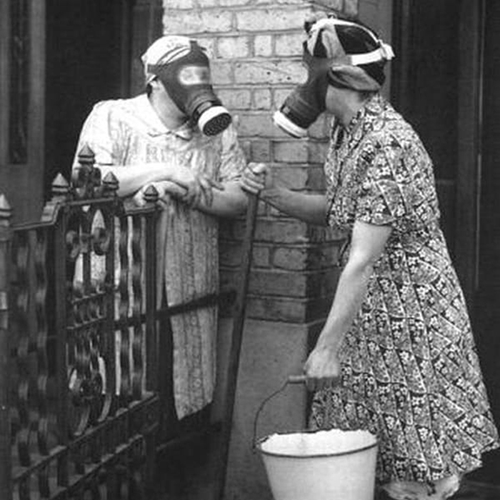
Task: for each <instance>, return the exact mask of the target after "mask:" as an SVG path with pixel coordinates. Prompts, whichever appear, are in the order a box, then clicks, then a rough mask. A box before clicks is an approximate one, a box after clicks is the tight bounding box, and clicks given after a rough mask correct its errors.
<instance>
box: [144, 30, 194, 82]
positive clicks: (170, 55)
mask: <svg viewBox="0 0 500 500" xmlns="http://www.w3.org/2000/svg"><path fill="white" fill-rule="evenodd" d="M190 50H191V39H190V38H188V37H186V36H177V35H166V36H162V37H161V38H158V40H156V41H155V42H153V43H152V44H151V45H150V47H149V48H148V50H146V52H144V54H143V55H142V57H141V60H142V63H143V64H144V74H145V77H146V84H148V83H149V82H151V80H154V78H155V77H156V74H154V73H152V72H151V71H150V69H152V67H154V66H163V65H165V64H168V63H169V62H172V61H175V60H176V59H179V58H180V57H183V56H185V55H186V54H188V53H189V51H190Z"/></svg>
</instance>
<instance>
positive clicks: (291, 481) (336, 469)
mask: <svg viewBox="0 0 500 500" xmlns="http://www.w3.org/2000/svg"><path fill="white" fill-rule="evenodd" d="M278 392H279V391H278ZM275 394H277V393H275ZM275 394H274V395H275ZM274 395H273V396H274ZM267 400H269V398H268V399H267ZM267 400H266V401H267ZM260 409H262V406H261V408H260ZM258 413H260V410H259V412H258ZM257 416H258V414H257ZM256 422H257V418H256ZM256 426H257V424H255V428H256ZM254 445H255V448H256V449H257V450H258V451H259V452H260V455H261V457H262V460H263V462H264V467H265V470H266V473H267V478H268V481H269V485H270V487H271V491H272V494H273V496H274V499H275V500H373V498H374V490H375V467H376V460H377V438H376V437H375V436H374V435H373V434H371V433H370V432H368V431H364V430H356V431H342V430H340V429H331V430H319V431H304V432H287V433H282V434H279V433H278V434H271V435H269V436H267V437H264V438H262V439H260V440H258V441H255V434H254Z"/></svg>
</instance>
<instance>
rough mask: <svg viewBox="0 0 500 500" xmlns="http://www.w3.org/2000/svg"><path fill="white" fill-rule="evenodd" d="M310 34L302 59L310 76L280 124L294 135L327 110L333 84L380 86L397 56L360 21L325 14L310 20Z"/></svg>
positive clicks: (304, 131)
mask: <svg viewBox="0 0 500 500" xmlns="http://www.w3.org/2000/svg"><path fill="white" fill-rule="evenodd" d="M304 27H305V29H306V32H307V35H308V38H307V40H306V41H305V42H304V52H303V57H302V61H303V63H304V64H305V66H306V67H307V71H308V78H307V81H306V82H305V83H304V84H303V85H298V86H297V87H296V88H295V90H294V91H293V92H292V93H291V94H290V95H289V96H288V97H287V98H286V99H285V102H284V104H283V105H282V106H281V108H280V110H279V111H276V113H275V114H274V116H273V119H274V123H275V124H276V125H278V126H279V127H280V128H281V129H283V130H284V131H285V132H287V133H288V134H290V135H292V136H293V137H298V138H302V137H305V136H306V135H307V129H308V128H309V127H310V126H311V125H312V124H313V123H314V122H315V121H316V119H317V118H318V116H319V115H320V114H321V113H322V112H323V111H325V110H326V94H327V90H328V85H333V86H334V87H337V88H348V89H352V90H355V91H373V92H376V91H378V90H379V89H380V87H381V85H382V83H383V81H384V78H385V77H384V74H383V69H382V68H383V65H384V64H385V61H388V60H390V59H392V58H393V57H394V53H393V51H392V48H391V47H390V45H387V44H385V43H383V42H382V40H380V39H379V38H378V37H377V36H376V35H375V33H374V32H373V31H371V30H370V29H369V28H366V27H364V26H362V25H360V24H357V23H354V22H350V21H343V20H341V19H337V18H322V19H319V20H316V21H314V22H311V23H306V24H305V26H304Z"/></svg>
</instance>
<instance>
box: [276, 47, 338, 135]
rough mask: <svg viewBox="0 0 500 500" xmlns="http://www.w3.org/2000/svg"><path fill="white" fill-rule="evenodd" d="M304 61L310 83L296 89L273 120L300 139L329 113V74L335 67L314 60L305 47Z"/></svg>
mask: <svg viewBox="0 0 500 500" xmlns="http://www.w3.org/2000/svg"><path fill="white" fill-rule="evenodd" d="M302 61H303V63H304V64H305V66H306V67H307V71H308V76H307V80H306V82H305V83H304V84H302V85H298V86H297V87H296V88H295V90H294V91H293V92H292V93H291V94H290V95H289V96H288V97H287V98H286V99H285V102H284V103H283V105H282V106H281V108H280V110H279V111H276V113H274V116H273V120H274V123H275V124H276V125H277V126H278V127H280V128H281V129H282V130H284V131H285V132H287V133H288V134H290V135H291V136H293V137H297V138H302V137H305V136H306V135H307V129H308V128H309V127H310V126H311V125H312V124H313V123H314V122H315V121H316V119H317V118H318V116H319V115H320V114H321V113H322V112H323V111H325V110H326V104H325V99H326V91H327V88H328V78H327V73H328V70H329V68H330V64H331V60H330V59H329V58H325V57H314V56H312V55H311V54H310V53H309V51H308V50H307V47H306V44H305V43H304V52H303V57H302Z"/></svg>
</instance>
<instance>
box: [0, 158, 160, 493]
mask: <svg viewBox="0 0 500 500" xmlns="http://www.w3.org/2000/svg"><path fill="white" fill-rule="evenodd" d="M79 161H80V168H79V169H76V171H75V175H74V177H73V179H72V182H71V183H68V182H66V181H65V179H64V178H63V177H62V176H59V177H57V178H56V179H55V181H54V183H53V185H52V199H51V200H50V201H49V202H48V203H47V204H46V205H45V208H44V211H43V215H42V218H41V221H40V222H37V223H33V224H23V225H18V226H13V227H11V226H10V224H9V219H10V216H11V210H10V207H9V205H8V203H7V200H6V199H5V197H3V196H0V353H1V356H2V358H1V360H0V460H1V464H0V498H1V499H2V500H8V499H11V498H12V499H19V500H32V499H39V498H40V499H42V498H43V499H68V500H69V499H92V500H95V499H103V500H104V499H115V498H119V499H133V500H137V499H140V498H149V495H148V493H147V489H148V485H150V484H151V478H152V472H153V461H154V449H155V433H156V430H157V427H158V422H159V411H158V409H159V400H158V395H157V391H156V384H157V382H156V370H157V355H158V354H157V353H158V350H157V325H156V319H155V318H156V315H155V312H156V309H155V308H156V289H155V284H156V278H155V246H156V241H155V234H156V232H155V224H156V218H157V209H156V208H155V207H156V204H155V201H156V200H157V193H156V191H155V190H154V189H151V190H150V191H149V192H148V193H147V194H148V197H149V198H148V202H147V203H146V205H145V206H144V207H141V208H131V209H127V208H126V207H125V206H124V204H123V202H122V201H121V200H120V199H119V198H118V197H117V189H118V183H117V181H116V178H114V176H113V175H108V176H106V177H105V178H104V179H101V178H100V171H99V170H98V169H97V168H95V167H94V166H93V161H94V158H93V154H92V152H91V151H90V150H89V149H84V150H82V152H81V154H80V156H79ZM117 270H118V271H117ZM146 360H147V362H146Z"/></svg>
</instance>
